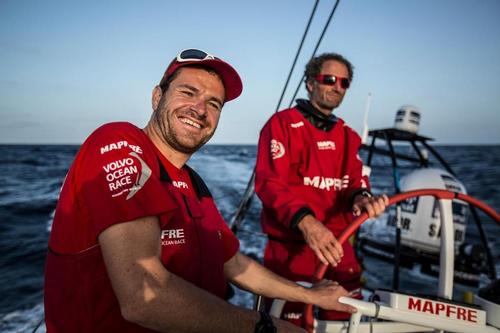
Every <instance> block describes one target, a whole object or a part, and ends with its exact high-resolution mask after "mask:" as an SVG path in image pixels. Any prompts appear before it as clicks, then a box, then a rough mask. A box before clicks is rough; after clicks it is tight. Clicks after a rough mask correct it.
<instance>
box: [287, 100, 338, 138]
mask: <svg viewBox="0 0 500 333" xmlns="http://www.w3.org/2000/svg"><path fill="white" fill-rule="evenodd" d="M296 102H297V106H296V108H297V109H298V110H299V111H300V113H301V114H302V115H303V116H304V117H305V118H306V119H307V120H308V121H309V122H310V123H311V124H312V125H313V126H314V127H316V128H317V129H320V130H322V131H325V132H329V131H330V130H331V129H332V128H333V126H334V125H335V124H336V123H337V117H336V116H334V115H333V114H332V115H330V116H325V115H324V114H323V113H321V111H319V110H318V109H316V108H315V107H314V106H313V105H312V104H311V102H310V101H309V100H306V99H297V100H296Z"/></svg>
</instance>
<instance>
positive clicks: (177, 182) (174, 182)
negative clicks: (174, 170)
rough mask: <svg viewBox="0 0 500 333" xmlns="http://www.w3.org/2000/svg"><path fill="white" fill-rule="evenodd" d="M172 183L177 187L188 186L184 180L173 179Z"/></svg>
mask: <svg viewBox="0 0 500 333" xmlns="http://www.w3.org/2000/svg"><path fill="white" fill-rule="evenodd" d="M172 185H174V186H175V187H177V188H189V186H188V184H186V183H185V182H182V181H175V180H174V181H173V182H172Z"/></svg>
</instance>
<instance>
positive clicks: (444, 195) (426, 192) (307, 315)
mask: <svg viewBox="0 0 500 333" xmlns="http://www.w3.org/2000/svg"><path fill="white" fill-rule="evenodd" d="M420 196H433V197H435V198H437V199H449V200H453V199H458V200H462V201H465V202H467V203H468V204H471V205H472V206H475V207H477V208H479V209H481V210H482V211H483V212H484V213H486V215H488V216H490V217H491V218H492V219H493V220H494V221H495V222H496V223H497V224H500V215H499V214H498V213H497V212H496V211H495V210H494V209H493V208H491V207H490V206H488V205H487V204H485V203H484V202H482V201H479V200H477V199H475V198H473V197H470V196H468V195H466V194H463V193H458V192H452V191H446V190H439V189H421V190H414V191H408V192H404V193H399V194H396V195H394V196H393V197H391V198H389V206H390V205H393V204H395V203H398V202H400V201H403V200H406V199H408V198H413V197H420ZM367 219H368V214H367V213H363V214H361V215H360V216H359V217H358V218H356V219H355V220H354V221H353V222H352V223H351V224H350V225H349V226H348V227H347V228H346V229H345V230H344V231H343V232H342V234H341V235H340V236H339V238H338V241H339V242H340V243H344V242H345V241H346V240H347V239H348V238H349V237H350V236H351V235H352V234H353V233H354V231H356V229H358V227H359V226H360V225H361V224H362V223H363V222H365V221H366V220H367ZM327 268H328V266H327V265H324V264H321V265H320V267H318V269H317V270H316V273H315V274H314V277H313V282H318V281H320V280H321V279H322V278H323V276H324V275H325V272H326V269H327ZM302 318H304V319H303V324H302V326H303V328H305V329H306V330H307V331H308V332H310V333H312V331H313V328H314V315H313V306H312V304H306V306H305V307H304V312H303V316H302Z"/></svg>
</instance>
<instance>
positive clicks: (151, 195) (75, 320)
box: [45, 49, 353, 333]
mask: <svg viewBox="0 0 500 333" xmlns="http://www.w3.org/2000/svg"><path fill="white" fill-rule="evenodd" d="M241 91H242V83H241V80H240V77H239V75H238V73H237V72H236V71H235V70H234V69H233V68H232V67H231V66H230V65H229V64H228V63H226V62H224V61H223V60H221V59H219V58H216V57H214V56H212V55H210V54H208V53H206V52H203V51H201V50H196V49H189V50H184V51H182V52H181V53H179V55H178V56H177V57H176V58H175V59H174V60H173V61H172V62H171V63H170V65H169V66H168V68H167V70H166V72H165V74H164V75H163V78H162V80H161V82H160V84H159V85H158V86H156V87H155V88H154V89H153V96H152V107H153V115H152V117H151V119H150V121H149V123H148V124H147V126H146V127H145V128H144V129H140V128H138V127H136V126H134V125H132V124H130V123H123V122H122V123H110V124H106V125H104V126H102V127H100V128H98V129H97V130H96V131H95V132H94V133H92V134H91V135H90V137H89V138H88V139H87V140H86V141H85V143H84V144H83V145H82V147H81V149H80V151H79V152H78V154H77V156H76V158H75V161H74V163H73V165H72V166H71V168H70V170H69V172H68V175H67V177H66V180H65V182H64V184H63V187H62V190H61V194H60V198H59V201H58V204H57V208H56V213H55V216H54V222H53V226H52V231H51V236H50V240H49V250H48V254H47V262H46V272H45V321H46V327H47V332H49V333H52V332H56V333H58V332H93V333H96V332H120V333H123V332H262V333H263V332H276V329H277V331H278V332H302V330H301V329H300V328H298V327H295V326H293V325H291V324H290V323H287V322H285V321H281V320H279V319H276V318H270V317H269V316H268V315H266V314H265V313H260V314H259V313H258V312H256V311H251V310H247V309H243V308H239V307H236V306H233V305H231V304H229V303H227V302H226V301H224V300H223V298H224V296H225V291H226V286H227V281H230V282H232V283H234V284H236V285H238V286H240V287H242V288H245V289H248V290H250V291H252V292H255V293H259V294H263V295H265V296H268V297H273V298H282V299H286V300H290V301H304V302H308V303H313V304H316V305H318V306H320V307H323V308H327V309H343V310H347V311H352V310H353V309H352V308H350V307H348V306H345V305H342V304H340V303H338V297H339V296H342V295H347V294H348V293H347V291H346V290H345V289H343V288H342V287H340V286H338V285H337V284H336V283H334V282H332V281H324V282H323V283H320V284H318V285H316V286H315V287H313V288H312V289H305V288H303V287H301V286H299V285H297V284H295V283H293V282H290V281H288V280H286V279H283V278H281V277H279V276H277V275H276V274H274V273H272V272H270V271H268V270H267V269H265V268H264V267H262V266H261V265H259V264H258V263H256V262H255V261H253V260H251V259H249V258H248V257H246V256H244V255H242V254H241V253H239V252H238V248H239V242H238V239H236V238H235V237H234V235H233V234H232V233H231V231H230V230H229V229H228V227H227V226H226V224H225V222H224V220H223V219H222V216H221V215H220V213H219V211H218V210H217V208H216V206H215V203H214V201H213V199H212V196H211V194H210V192H209V190H208V188H207V187H206V185H205V183H204V182H203V180H202V179H201V178H200V176H199V175H198V174H197V173H196V172H195V171H193V170H192V169H191V168H189V167H188V166H187V165H186V162H187V161H188V159H189V158H190V157H191V155H192V154H193V153H194V152H195V151H196V150H198V149H199V148H200V147H201V146H203V145H204V144H205V143H206V142H207V141H208V140H209V139H210V138H211V137H212V135H213V134H214V132H215V130H216V128H217V124H218V122H219V117H220V115H221V110H222V107H223V105H224V103H226V102H228V101H231V100H233V99H235V98H236V97H238V96H239V95H240V93H241ZM207 167H209V166H207Z"/></svg>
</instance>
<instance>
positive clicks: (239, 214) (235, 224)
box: [229, 0, 319, 234]
mask: <svg viewBox="0 0 500 333" xmlns="http://www.w3.org/2000/svg"><path fill="white" fill-rule="evenodd" d="M318 3H319V0H316V2H315V3H314V6H313V9H312V12H311V15H310V16H309V21H308V22H307V25H306V28H305V30H304V34H303V36H302V40H301V41H300V44H299V47H298V49H297V53H296V54H295V59H294V60H293V64H292V67H291V68H290V72H289V73H288V77H287V79H286V82H285V86H284V87H283V91H282V92H281V96H280V99H279V101H278V105H277V106H276V110H275V111H274V112H275V113H276V112H278V111H279V109H280V105H281V102H282V100H283V96H284V95H285V91H286V89H287V87H288V83H290V78H291V77H292V73H293V71H294V69H295V65H296V64H297V60H298V58H299V55H300V53H301V51H302V46H303V45H304V41H305V39H306V37H307V34H308V32H309V28H310V26H311V22H312V20H313V18H314V15H315V14H316V9H317V8H318ZM254 179H255V168H254V170H253V172H252V175H251V176H250V180H249V181H248V185H247V188H246V189H245V192H244V193H243V197H242V199H241V201H240V204H239V206H238V208H237V210H236V213H235V214H234V216H233V217H232V219H231V221H230V223H229V225H230V226H231V230H232V231H233V233H234V234H236V233H237V232H238V229H239V227H240V225H241V224H243V220H244V218H245V215H246V212H247V211H248V209H250V205H251V204H252V199H253V195H254Z"/></svg>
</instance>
